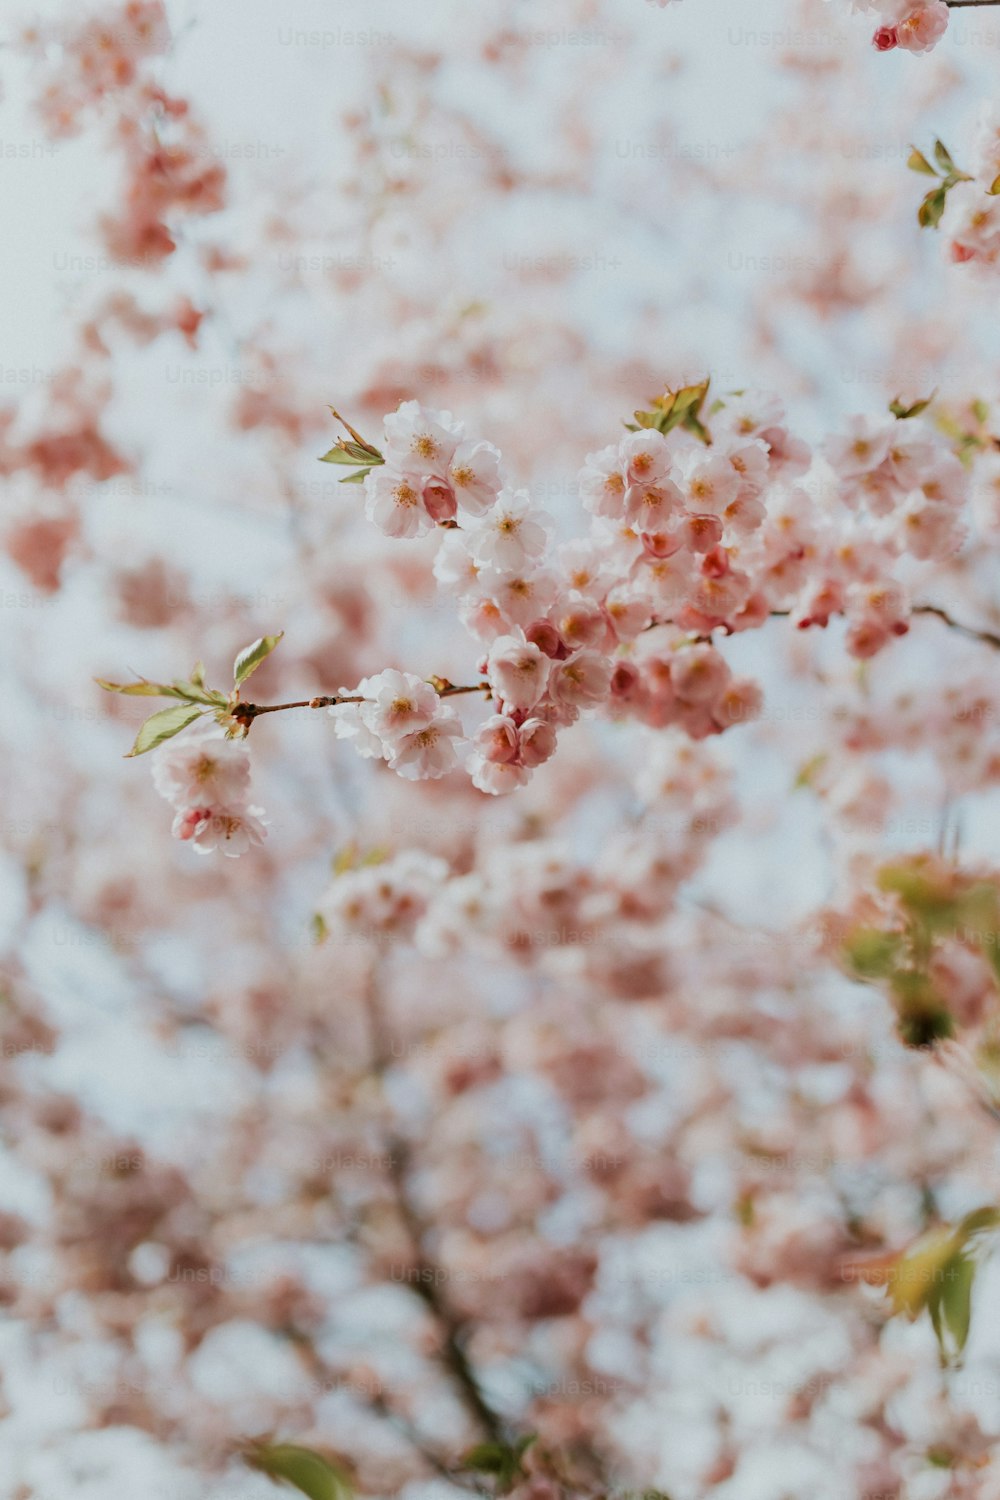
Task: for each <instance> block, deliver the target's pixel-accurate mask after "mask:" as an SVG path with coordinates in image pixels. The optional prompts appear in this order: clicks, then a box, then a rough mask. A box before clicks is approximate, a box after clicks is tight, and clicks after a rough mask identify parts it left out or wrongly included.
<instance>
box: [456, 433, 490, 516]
mask: <svg viewBox="0 0 1000 1500" xmlns="http://www.w3.org/2000/svg"><path fill="white" fill-rule="evenodd" d="M448 479H449V482H450V484H451V487H452V489H453V491H454V493H455V497H456V499H457V501H458V504H459V506H460V507H461V509H462V510H463V511H464V512H465V513H466V515H469V516H481V515H484V514H485V512H486V511H488V510H489V508H490V506H491V505H493V504H494V503H495V502H496V499H497V496H498V495H499V493H500V490H501V488H502V483H501V479H500V454H499V452H498V451H497V449H496V448H494V446H493V444H492V443H483V442H470V441H463V442H460V443H459V444H458V447H457V448H456V449H455V452H454V454H453V455H452V458H451V461H450V463H449V465H448Z"/></svg>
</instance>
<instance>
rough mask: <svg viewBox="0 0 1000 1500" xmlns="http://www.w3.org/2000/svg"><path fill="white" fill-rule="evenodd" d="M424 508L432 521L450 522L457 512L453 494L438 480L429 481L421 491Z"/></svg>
mask: <svg viewBox="0 0 1000 1500" xmlns="http://www.w3.org/2000/svg"><path fill="white" fill-rule="evenodd" d="M422 494H423V500H424V507H425V509H426V511H427V514H428V515H429V516H430V518H431V520H432V521H452V520H454V518H455V515H456V513H457V511H458V502H457V500H456V499H455V492H454V490H452V488H451V486H450V485H447V484H443V483H442V482H441V480H440V479H429V480H428V481H427V483H426V484H425V485H424V487H423V490H422Z"/></svg>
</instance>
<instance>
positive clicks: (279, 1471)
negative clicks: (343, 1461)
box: [246, 1443, 353, 1500]
mask: <svg viewBox="0 0 1000 1500" xmlns="http://www.w3.org/2000/svg"><path fill="white" fill-rule="evenodd" d="M246 1461H247V1463H248V1464H249V1465H250V1467H251V1468H252V1469H259V1470H260V1472H261V1473H262V1474H266V1475H267V1476H268V1477H269V1478H270V1479H276V1480H279V1481H280V1480H283V1481H284V1482H285V1484H290V1485H292V1486H293V1488H294V1489H297V1490H299V1491H300V1492H301V1493H302V1494H303V1495H308V1497H309V1500H349V1497H350V1496H351V1494H352V1493H353V1491H352V1488H351V1483H350V1480H349V1479H348V1477H347V1475H346V1474H345V1473H344V1471H343V1469H341V1468H340V1467H339V1466H338V1465H336V1464H334V1463H332V1462H331V1461H330V1460H329V1459H328V1458H323V1457H322V1456H321V1455H320V1454H319V1453H314V1452H313V1451H312V1449H311V1448H300V1447H298V1445H297V1444H295V1443H268V1444H262V1445H260V1446H259V1447H256V1448H253V1449H251V1451H250V1452H249V1453H248V1454H247V1456H246Z"/></svg>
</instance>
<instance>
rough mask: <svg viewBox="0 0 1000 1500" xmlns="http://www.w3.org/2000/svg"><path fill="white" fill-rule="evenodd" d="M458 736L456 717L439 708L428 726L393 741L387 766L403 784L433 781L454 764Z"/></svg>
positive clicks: (453, 713)
mask: <svg viewBox="0 0 1000 1500" xmlns="http://www.w3.org/2000/svg"><path fill="white" fill-rule="evenodd" d="M462 735H463V730H462V724H461V721H460V719H459V717H458V715H457V714H456V713H455V712H454V711H453V710H452V709H448V708H442V709H440V710H439V712H438V714H437V716H436V717H435V718H434V719H432V720H431V722H430V723H429V724H425V725H424V726H423V727H422V728H420V729H414V730H412V731H411V732H410V733H409V734H404V735H402V736H401V737H397V738H394V739H393V741H392V747H391V752H390V755H389V766H390V768H391V769H392V770H393V771H396V772H397V773H398V774H399V775H400V776H402V777H404V778H405V779H406V780H407V781H434V780H437V779H438V778H439V777H441V776H446V775H447V774H448V772H449V771H452V770H454V768H455V766H456V765H457V764H458V746H457V745H456V743H455V742H456V740H460V739H461V738H462Z"/></svg>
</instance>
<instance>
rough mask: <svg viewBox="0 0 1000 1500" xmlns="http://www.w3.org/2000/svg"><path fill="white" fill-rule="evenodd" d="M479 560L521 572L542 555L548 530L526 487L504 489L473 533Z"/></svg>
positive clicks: (488, 564)
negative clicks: (524, 488) (522, 488)
mask: <svg viewBox="0 0 1000 1500" xmlns="http://www.w3.org/2000/svg"><path fill="white" fill-rule="evenodd" d="M470 545H471V548H472V554H473V556H474V557H475V559H476V562H477V563H479V564H481V565H484V566H489V567H493V568H496V569H497V570H498V571H499V572H507V573H517V572H521V571H522V570H523V569H524V568H525V567H526V566H528V565H530V564H531V563H532V562H533V561H534V560H535V559H536V558H539V557H541V555H542V553H543V552H544V551H545V548H546V546H547V545H548V533H547V531H546V530H545V527H544V525H543V523H542V520H541V518H540V512H538V511H537V510H535V509H534V507H533V506H532V503H531V500H530V498H529V496H528V494H527V492H526V491H525V490H501V492H500V495H499V496H498V498H497V503H496V505H495V506H494V508H493V509H492V510H491V511H489V512H488V514H487V515H485V516H484V517H483V518H482V520H480V521H479V522H477V524H476V526H475V528H474V529H473V531H472V532H471V534H470Z"/></svg>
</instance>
